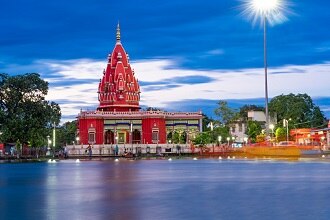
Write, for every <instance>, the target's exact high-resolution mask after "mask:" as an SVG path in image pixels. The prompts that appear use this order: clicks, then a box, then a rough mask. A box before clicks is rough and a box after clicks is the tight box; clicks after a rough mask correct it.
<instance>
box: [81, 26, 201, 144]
mask: <svg viewBox="0 0 330 220" xmlns="http://www.w3.org/2000/svg"><path fill="white" fill-rule="evenodd" d="M98 98H99V102H100V104H99V106H98V108H97V109H96V111H81V112H80V114H79V115H78V137H79V140H80V143H81V144H126V143H131V144H148V143H149V144H165V143H171V142H172V143H174V140H173V138H174V137H175V136H178V135H179V136H180V137H181V139H182V141H183V142H185V143H189V141H190V140H191V139H193V138H194V137H195V135H196V134H197V133H199V132H200V131H201V129H202V117H203V116H202V113H201V112H166V111H142V110H140V106H139V101H140V86H139V83H138V80H137V79H136V76H135V73H134V70H133V69H132V68H131V65H130V63H129V56H128V54H127V53H126V52H125V49H124V47H123V45H122V44H121V40H120V27H119V24H118V26H117V33H116V44H115V47H114V49H113V51H112V53H111V54H109V56H108V63H107V66H106V69H105V70H104V71H103V76H102V79H100V83H99V88H98Z"/></svg>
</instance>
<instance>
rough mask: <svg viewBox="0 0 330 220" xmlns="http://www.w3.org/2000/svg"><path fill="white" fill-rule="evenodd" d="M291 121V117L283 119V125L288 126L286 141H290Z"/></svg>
mask: <svg viewBox="0 0 330 220" xmlns="http://www.w3.org/2000/svg"><path fill="white" fill-rule="evenodd" d="M289 121H291V118H289V120H286V119H283V127H286V142H287V143H288V141H289Z"/></svg>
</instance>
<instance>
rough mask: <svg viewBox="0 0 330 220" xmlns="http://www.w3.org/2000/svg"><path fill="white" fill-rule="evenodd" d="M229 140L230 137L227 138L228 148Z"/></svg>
mask: <svg viewBox="0 0 330 220" xmlns="http://www.w3.org/2000/svg"><path fill="white" fill-rule="evenodd" d="M229 140H230V137H227V142H228V146H229Z"/></svg>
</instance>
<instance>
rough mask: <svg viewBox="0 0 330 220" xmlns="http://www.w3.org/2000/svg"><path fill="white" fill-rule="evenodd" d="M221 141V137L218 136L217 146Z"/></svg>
mask: <svg viewBox="0 0 330 220" xmlns="http://www.w3.org/2000/svg"><path fill="white" fill-rule="evenodd" d="M221 139H222V137H221V136H220V135H219V136H218V142H219V145H220V144H221Z"/></svg>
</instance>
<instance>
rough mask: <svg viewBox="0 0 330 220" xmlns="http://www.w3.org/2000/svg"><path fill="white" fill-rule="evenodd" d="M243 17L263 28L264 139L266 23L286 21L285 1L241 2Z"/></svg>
mask: <svg viewBox="0 0 330 220" xmlns="http://www.w3.org/2000/svg"><path fill="white" fill-rule="evenodd" d="M243 1H244V2H245V3H244V5H243V6H244V10H243V13H242V14H243V15H246V16H247V17H248V18H250V19H252V20H253V23H255V22H256V21H257V20H260V21H261V24H262V26H263V32H264V36H263V44H264V45H263V46H264V72H265V81H264V83H265V115H266V137H268V135H269V131H268V128H269V113H268V69H267V68H268V63H267V23H270V24H275V23H280V22H283V21H284V20H286V16H285V15H284V12H285V11H286V10H285V6H286V5H287V4H286V3H285V0H243Z"/></svg>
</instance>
